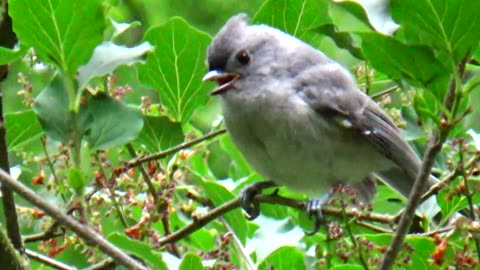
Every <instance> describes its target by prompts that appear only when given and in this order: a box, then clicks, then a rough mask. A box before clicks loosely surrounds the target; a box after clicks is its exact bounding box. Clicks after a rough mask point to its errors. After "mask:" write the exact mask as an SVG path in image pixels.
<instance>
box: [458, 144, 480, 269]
mask: <svg viewBox="0 0 480 270" xmlns="http://www.w3.org/2000/svg"><path fill="white" fill-rule="evenodd" d="M463 146H464V143H463V140H460V142H459V144H458V147H459V151H458V154H459V158H460V161H459V165H460V174H461V176H462V178H463V185H464V187H465V191H464V193H465V197H466V198H467V201H468V207H469V210H470V215H471V216H470V218H471V219H472V220H473V221H475V206H474V202H473V194H472V192H471V191H470V185H469V183H468V176H467V172H466V170H465V164H464V162H465V161H464V159H465V157H464V155H463V151H464V150H465V149H464V147H463ZM473 242H474V244H475V248H476V249H477V259H478V260H480V240H479V239H478V237H473Z"/></svg>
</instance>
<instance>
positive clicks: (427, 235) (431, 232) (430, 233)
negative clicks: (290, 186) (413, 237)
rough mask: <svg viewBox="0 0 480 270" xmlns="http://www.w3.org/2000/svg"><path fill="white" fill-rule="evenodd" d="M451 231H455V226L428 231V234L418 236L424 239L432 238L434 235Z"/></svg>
mask: <svg viewBox="0 0 480 270" xmlns="http://www.w3.org/2000/svg"><path fill="white" fill-rule="evenodd" d="M453 230H455V226H447V227H443V228H440V229H438V230H434V231H429V232H425V233H420V234H418V235H421V236H426V237H432V236H434V235H437V234H443V233H446V232H449V231H453Z"/></svg>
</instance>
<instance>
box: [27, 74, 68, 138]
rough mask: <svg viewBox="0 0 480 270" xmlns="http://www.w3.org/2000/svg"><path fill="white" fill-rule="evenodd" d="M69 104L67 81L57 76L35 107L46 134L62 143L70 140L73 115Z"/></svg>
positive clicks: (43, 91)
mask: <svg viewBox="0 0 480 270" xmlns="http://www.w3.org/2000/svg"><path fill="white" fill-rule="evenodd" d="M68 104H69V102H68V94H67V91H66V86H65V80H64V79H63V78H62V76H58V75H57V76H55V77H54V78H53V79H52V80H51V81H50V83H49V84H47V86H46V87H45V89H44V90H42V92H40V94H39V95H38V96H37V97H36V98H35V103H34V106H33V110H34V112H35V113H36V114H37V117H38V120H39V121H40V124H41V125H42V127H43V129H44V130H45V133H47V135H48V136H49V137H51V138H53V139H55V140H57V141H60V142H62V143H68V141H69V140H70V130H71V127H70V125H71V114H70V112H69V110H68Z"/></svg>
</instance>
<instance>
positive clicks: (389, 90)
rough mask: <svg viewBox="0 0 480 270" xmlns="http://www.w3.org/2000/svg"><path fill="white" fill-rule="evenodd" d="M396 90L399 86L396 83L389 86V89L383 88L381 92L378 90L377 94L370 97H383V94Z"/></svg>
mask: <svg viewBox="0 0 480 270" xmlns="http://www.w3.org/2000/svg"><path fill="white" fill-rule="evenodd" d="M396 90H398V86H397V85H394V86H392V87H390V88H387V89H385V90H383V91H380V92H378V93H375V94H373V95H371V96H370V97H371V98H372V99H377V98H379V97H382V96H384V95H388V94H390V93H391V92H394V91H396Z"/></svg>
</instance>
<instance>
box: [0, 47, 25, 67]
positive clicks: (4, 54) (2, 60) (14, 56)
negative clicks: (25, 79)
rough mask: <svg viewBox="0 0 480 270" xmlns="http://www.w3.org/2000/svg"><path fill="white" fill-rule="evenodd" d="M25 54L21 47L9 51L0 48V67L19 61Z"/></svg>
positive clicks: (23, 48)
mask: <svg viewBox="0 0 480 270" xmlns="http://www.w3.org/2000/svg"><path fill="white" fill-rule="evenodd" d="M25 52H26V48H25V47H22V48H20V49H18V50H10V49H7V48H5V47H0V65H7V64H9V63H11V62H13V61H16V60H18V59H20V58H21V57H22V56H23V55H24V54H25Z"/></svg>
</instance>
